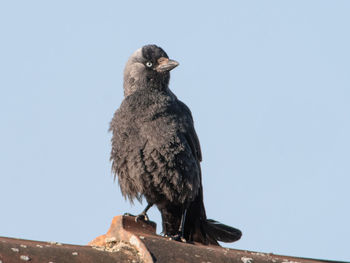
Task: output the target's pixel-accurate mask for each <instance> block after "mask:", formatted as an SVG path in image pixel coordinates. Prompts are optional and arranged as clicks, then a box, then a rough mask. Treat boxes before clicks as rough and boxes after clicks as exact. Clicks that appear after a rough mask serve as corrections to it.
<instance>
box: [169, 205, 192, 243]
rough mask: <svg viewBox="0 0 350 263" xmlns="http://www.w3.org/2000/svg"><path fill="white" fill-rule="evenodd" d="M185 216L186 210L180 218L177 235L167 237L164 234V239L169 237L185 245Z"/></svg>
mask: <svg viewBox="0 0 350 263" xmlns="http://www.w3.org/2000/svg"><path fill="white" fill-rule="evenodd" d="M186 214H187V209H185V210H184V212H183V213H182V216H181V222H180V226H179V230H178V233H177V234H176V235H168V234H165V235H164V236H165V237H170V238H171V239H173V240H176V241H181V242H184V243H186V242H187V241H186V239H185V221H186Z"/></svg>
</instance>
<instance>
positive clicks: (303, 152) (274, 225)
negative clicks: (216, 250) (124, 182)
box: [0, 0, 350, 261]
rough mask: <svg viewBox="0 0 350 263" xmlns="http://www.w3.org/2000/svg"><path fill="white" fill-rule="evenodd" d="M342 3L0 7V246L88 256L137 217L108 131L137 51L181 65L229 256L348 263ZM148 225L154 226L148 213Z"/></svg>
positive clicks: (213, 212)
mask: <svg viewBox="0 0 350 263" xmlns="http://www.w3.org/2000/svg"><path fill="white" fill-rule="evenodd" d="M349 13H350V1H320V0H319V1H316V0H315V1H305V0H303V1H295V0H294V1H277V0H276V1H260V0H258V1H215V2H213V1H210V2H209V1H208V2H205V1H172V2H169V1H1V2H0V36H1V41H0V76H1V77H0V88H1V91H0V123H1V130H0V149H1V150H0V200H1V201H0V202H1V215H0V235H2V236H9V237H18V238H25V239H35V240H53V241H59V242H66V243H74V244H86V243H87V242H89V241H90V240H92V239H93V238H94V237H96V236H98V235H100V234H103V233H105V232H106V231H107V229H108V227H109V224H110V222H111V220H112V217H113V216H115V215H120V214H122V213H124V212H127V211H128V212H131V213H137V212H140V211H141V209H142V207H143V206H142V205H139V204H135V206H131V205H130V204H129V203H128V202H126V201H124V199H123V198H122V196H121V194H120V191H119V187H118V185H117V184H114V183H113V179H112V175H111V170H110V162H109V152H110V137H111V135H110V134H109V133H108V132H107V130H108V125H109V121H110V120H111V118H112V115H113V113H114V111H115V110H116V109H117V108H118V107H119V105H120V102H121V101H122V98H123V97H122V96H123V91H122V71H123V68H124V65H125V62H126V60H127V58H128V57H129V55H130V54H131V53H132V52H133V51H134V50H136V49H137V48H139V47H141V46H142V45H144V44H149V43H155V44H158V45H160V46H161V47H163V48H164V49H165V50H166V51H167V53H168V55H169V56H170V57H171V58H174V59H176V60H177V61H179V62H180V66H179V67H178V68H176V69H175V70H174V71H173V72H172V78H171V88H172V90H173V91H174V92H175V93H176V94H177V96H178V97H179V98H180V99H181V100H183V101H184V102H185V103H186V104H187V105H188V106H189V107H190V108H191V110H192V113H193V116H194V119H195V126H196V130H197V133H198V135H199V138H200V141H201V145H202V150H203V162H202V167H203V180H204V195H205V203H206V208H207V214H208V216H209V217H210V218H215V219H217V220H220V221H222V222H224V223H226V224H229V225H232V226H235V227H238V228H240V229H242V231H243V238H242V239H241V240H240V241H239V242H237V243H234V244H230V245H229V247H233V248H239V249H247V250H255V251H261V252H273V253H278V254H287V255H293V256H301V257H314V258H325V259H334V260H348V261H350V245H349V244H350V243H349V236H350V227H349V223H350V209H349V202H350V179H349V175H350V139H349V137H350V136H349V134H350V118H349V117H350V103H349V101H350V91H349V90H350V77H349V73H350V48H349V47H350V34H349V26H350V15H349ZM150 217H151V219H153V220H155V221H156V222H157V223H158V231H160V225H159V224H160V216H159V213H158V211H157V210H156V209H155V208H154V209H152V210H151V212H150Z"/></svg>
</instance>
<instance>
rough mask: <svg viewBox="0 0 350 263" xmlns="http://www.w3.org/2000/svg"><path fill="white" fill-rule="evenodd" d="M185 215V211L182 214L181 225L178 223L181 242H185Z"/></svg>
mask: <svg viewBox="0 0 350 263" xmlns="http://www.w3.org/2000/svg"><path fill="white" fill-rule="evenodd" d="M186 215H187V209H185V211H184V212H183V214H182V217H181V223H180V226H179V235H180V240H181V241H182V242H186V239H185V220H186Z"/></svg>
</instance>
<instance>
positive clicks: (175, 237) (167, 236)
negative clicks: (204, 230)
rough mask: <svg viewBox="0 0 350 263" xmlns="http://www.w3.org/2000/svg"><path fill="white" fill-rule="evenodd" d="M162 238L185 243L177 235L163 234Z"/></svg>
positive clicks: (183, 239)
mask: <svg viewBox="0 0 350 263" xmlns="http://www.w3.org/2000/svg"><path fill="white" fill-rule="evenodd" d="M164 237H166V238H169V240H174V241H179V242H182V243H187V240H186V239H185V238H184V237H183V236H182V235H181V234H180V233H179V234H176V235H168V234H165V235H164Z"/></svg>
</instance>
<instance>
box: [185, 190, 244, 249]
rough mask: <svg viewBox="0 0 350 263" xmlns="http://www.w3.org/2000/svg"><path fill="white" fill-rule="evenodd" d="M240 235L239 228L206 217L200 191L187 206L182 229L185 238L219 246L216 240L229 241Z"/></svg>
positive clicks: (238, 237)
mask: <svg viewBox="0 0 350 263" xmlns="http://www.w3.org/2000/svg"><path fill="white" fill-rule="evenodd" d="M241 236H242V232H241V231H240V230H239V229H236V228H233V227H230V226H227V225H224V224H221V223H220V222H217V221H215V220H212V219H207V216H206V213H205V208H204V204H203V195H202V193H200V194H199V195H198V196H197V198H196V199H195V200H194V202H193V203H191V204H190V206H189V207H188V209H187V216H186V220H185V229H184V237H185V239H186V240H188V241H192V242H199V243H202V244H205V245H217V246H219V243H218V241H221V242H226V243H230V242H234V241H237V240H239V239H240V238H241Z"/></svg>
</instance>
